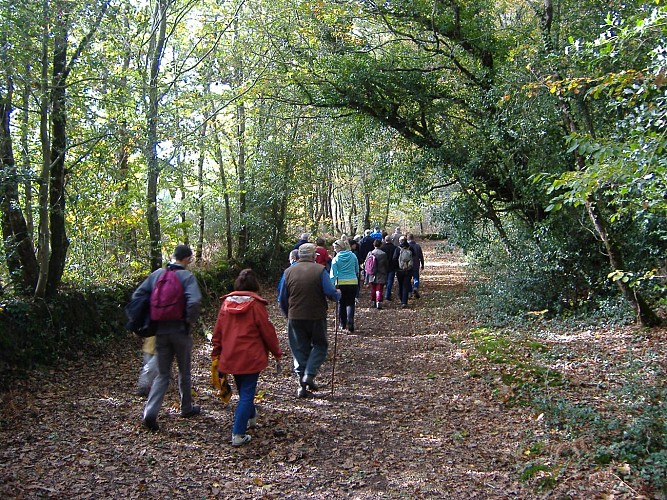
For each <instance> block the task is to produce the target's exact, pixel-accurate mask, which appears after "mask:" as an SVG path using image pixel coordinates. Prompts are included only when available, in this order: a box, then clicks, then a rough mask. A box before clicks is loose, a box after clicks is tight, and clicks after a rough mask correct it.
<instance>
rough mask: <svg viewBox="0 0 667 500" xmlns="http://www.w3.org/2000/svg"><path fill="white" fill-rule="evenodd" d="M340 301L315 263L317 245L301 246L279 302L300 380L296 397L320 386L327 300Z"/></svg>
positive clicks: (286, 274)
mask: <svg viewBox="0 0 667 500" xmlns="http://www.w3.org/2000/svg"><path fill="white" fill-rule="evenodd" d="M327 298H329V299H330V300H333V301H336V302H337V301H338V300H340V292H339V291H338V290H336V288H334V286H333V285H332V284H331V280H330V279H329V275H328V274H327V272H326V270H325V269H324V266H322V265H320V264H317V263H316V262H315V245H313V244H312V243H304V244H303V245H301V246H300V247H299V261H298V263H297V264H296V265H294V266H292V267H290V268H288V269H287V270H285V274H284V281H283V285H282V287H281V288H280V293H279V296H278V301H279V303H280V309H281V311H282V312H283V314H284V315H285V316H287V335H288V339H289V346H290V349H291V351H292V357H293V358H294V372H295V373H296V374H297V376H298V377H299V390H298V391H297V397H299V398H306V397H309V396H311V392H310V391H316V390H317V389H318V385H317V384H316V383H315V377H316V375H317V372H318V371H319V369H320V365H321V364H322V363H323V362H324V360H325V359H326V357H327V351H328V348H329V342H328V341H327V301H326V299H327Z"/></svg>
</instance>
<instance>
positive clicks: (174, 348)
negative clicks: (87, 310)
mask: <svg viewBox="0 0 667 500" xmlns="http://www.w3.org/2000/svg"><path fill="white" fill-rule="evenodd" d="M190 262H192V249H190V247H189V246H187V245H178V246H177V247H176V249H175V250H174V254H173V256H172V260H171V262H170V263H169V264H167V266H166V267H165V268H162V269H157V270H156V271H153V272H152V273H151V274H150V276H148V278H146V280H145V281H144V282H143V283H142V284H141V285H140V286H139V288H137V289H136V290H135V292H134V294H133V298H134V297H135V296H137V295H142V294H146V295H150V296H151V320H152V322H153V323H154V324H155V356H156V357H157V371H158V374H157V377H156V378H155V380H154V381H153V385H152V387H151V390H150V393H149V394H148V401H146V406H145V407H144V415H143V420H142V422H143V424H144V426H146V427H147V428H149V429H150V430H152V431H157V430H159V428H160V427H159V425H158V423H157V417H158V413H159V412H160V407H161V406H162V400H163V399H164V395H165V393H166V392H167V388H168V387H169V379H170V377H171V364H172V362H173V360H174V357H175V358H176V362H177V363H178V389H179V392H180V395H181V417H183V418H188V417H192V416H194V415H198V414H199V413H200V411H201V409H200V407H199V405H193V404H192V379H191V373H190V367H191V353H192V335H191V333H192V326H193V325H194V323H195V322H196V321H197V318H199V312H200V309H201V299H202V297H201V291H200V290H199V285H198V284H197V280H196V278H195V277H194V275H193V274H192V273H191V272H190V271H188V270H187V269H186V268H187V267H188V265H189V264H190ZM172 272H173V273H175V274H174V276H175V277H177V278H178V280H177V281H176V282H175V283H176V285H178V283H180V285H181V287H182V292H180V293H181V294H182V298H181V299H180V303H179V304H176V305H177V306H178V307H177V309H178V310H180V311H181V312H180V317H179V318H178V319H158V320H155V319H153V318H154V314H156V311H155V302H154V300H153V299H154V297H155V295H156V294H154V293H153V292H154V290H155V288H156V285H158V288H159V287H160V283H162V282H166V281H167V278H168V277H167V276H163V275H164V273H172ZM174 307H175V306H174ZM165 309H166V308H165ZM174 310H176V309H174ZM163 314H167V313H165V312H163ZM164 317H168V316H164Z"/></svg>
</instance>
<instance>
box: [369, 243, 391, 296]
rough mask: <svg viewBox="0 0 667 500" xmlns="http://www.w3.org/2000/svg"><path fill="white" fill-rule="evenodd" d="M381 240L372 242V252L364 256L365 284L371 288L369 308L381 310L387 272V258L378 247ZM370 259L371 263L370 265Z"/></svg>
mask: <svg viewBox="0 0 667 500" xmlns="http://www.w3.org/2000/svg"><path fill="white" fill-rule="evenodd" d="M381 245H382V240H374V241H373V247H374V249H373V251H372V252H370V253H369V254H368V255H367V256H366V264H368V265H364V270H365V271H366V283H369V284H370V287H371V307H377V308H378V309H382V299H383V297H384V295H383V292H384V285H385V283H386V282H387V272H388V270H389V257H388V256H387V254H386V253H384V252H383V251H382V250H381V249H380V246H381ZM371 259H372V261H373V263H371Z"/></svg>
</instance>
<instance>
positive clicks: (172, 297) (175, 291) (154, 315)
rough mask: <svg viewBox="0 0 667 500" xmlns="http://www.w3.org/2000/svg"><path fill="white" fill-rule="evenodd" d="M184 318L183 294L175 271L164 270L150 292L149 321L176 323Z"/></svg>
mask: <svg viewBox="0 0 667 500" xmlns="http://www.w3.org/2000/svg"><path fill="white" fill-rule="evenodd" d="M184 317H185V293H184V291H183V284H182V283H181V280H180V279H178V275H177V274H176V271H175V270H173V269H170V268H168V267H167V268H165V270H164V272H163V273H162V274H161V275H160V276H159V277H158V279H157V281H156V282H155V286H154V287H153V291H152V292H151V321H178V320H182V319H184Z"/></svg>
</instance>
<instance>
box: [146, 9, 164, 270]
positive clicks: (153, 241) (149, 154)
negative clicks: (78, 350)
mask: <svg viewBox="0 0 667 500" xmlns="http://www.w3.org/2000/svg"><path fill="white" fill-rule="evenodd" d="M167 4H168V1H167V0H158V1H157V2H155V8H154V10H153V20H152V23H153V30H152V33H153V35H152V36H151V39H150V45H149V47H150V48H149V57H150V77H149V82H148V116H147V124H146V125H147V134H146V161H147V165H148V173H147V180H146V205H147V206H146V219H147V220H146V222H147V224H148V235H149V238H150V261H151V270H153V271H154V270H155V269H158V268H160V267H162V232H161V229H160V219H159V218H158V209H157V186H158V179H159V177H160V165H159V162H158V156H157V145H158V134H157V129H158V108H159V99H160V98H159V88H158V85H159V81H158V77H159V75H160V65H161V63H162V53H163V50H164V44H165V39H166V31H167Z"/></svg>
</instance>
